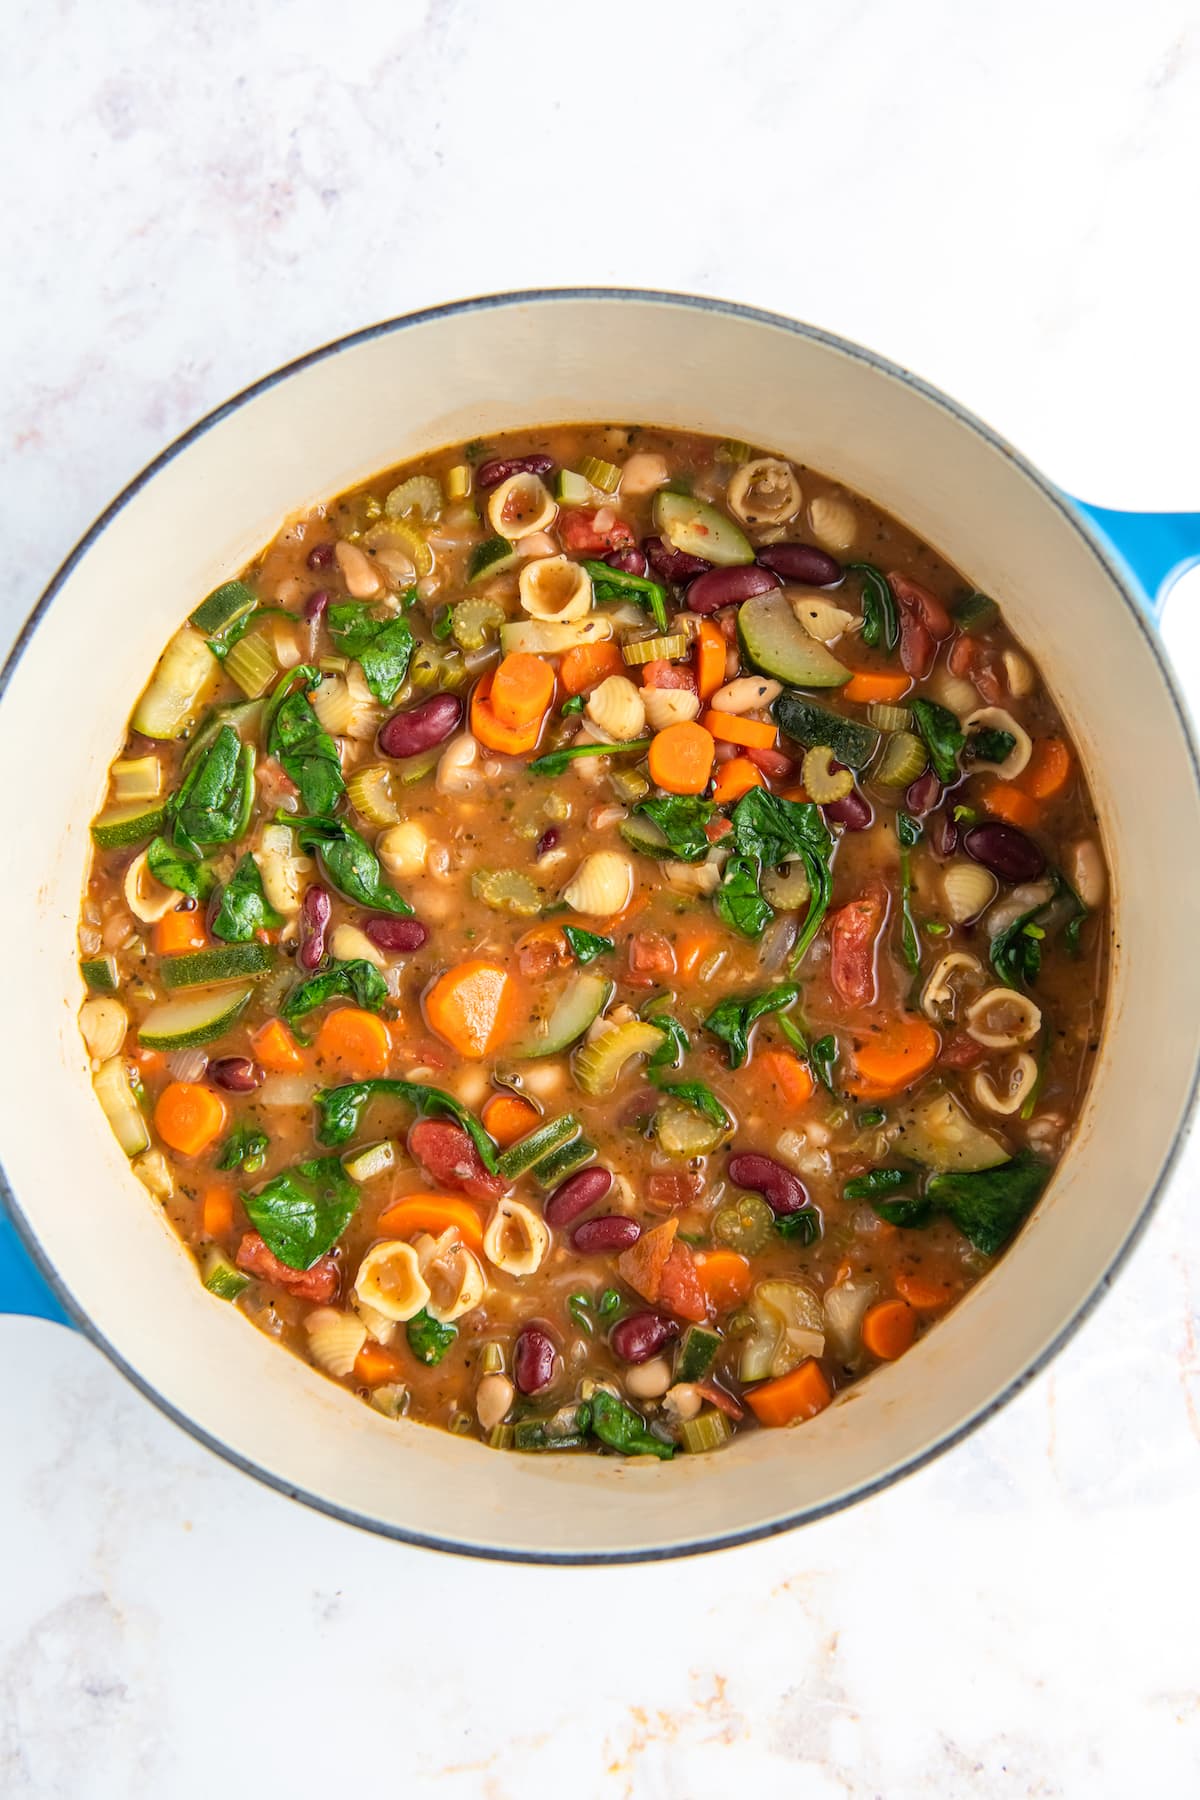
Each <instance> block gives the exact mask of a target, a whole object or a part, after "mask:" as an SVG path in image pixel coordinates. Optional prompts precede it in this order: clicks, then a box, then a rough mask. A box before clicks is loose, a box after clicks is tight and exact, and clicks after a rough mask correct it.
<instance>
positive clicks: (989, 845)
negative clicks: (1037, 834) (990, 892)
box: [962, 825, 1046, 883]
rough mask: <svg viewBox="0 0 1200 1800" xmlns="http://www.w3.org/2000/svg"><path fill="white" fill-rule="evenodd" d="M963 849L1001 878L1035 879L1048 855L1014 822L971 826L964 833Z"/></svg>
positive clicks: (1006, 879)
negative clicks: (1045, 855)
mask: <svg viewBox="0 0 1200 1800" xmlns="http://www.w3.org/2000/svg"><path fill="white" fill-rule="evenodd" d="M962 846H963V849H964V850H965V851H966V853H967V855H968V856H970V857H973V858H974V860H975V861H976V862H977V863H982V864H983V866H984V868H985V869H990V870H991V871H992V874H993V875H998V876H999V877H1000V880H1001V881H1010V882H1013V883H1016V882H1020V881H1036V880H1037V878H1038V876H1039V875H1040V874H1041V873H1042V871H1043V869H1044V868H1045V867H1046V858H1045V857H1044V856H1043V854H1042V852H1041V851H1040V850H1039V849H1038V847H1037V845H1036V844H1035V843H1034V841H1033V839H1032V838H1031V837H1026V835H1025V833H1024V832H1023V831H1018V830H1017V828H1016V826H1015V825H972V827H971V829H970V830H969V831H966V832H964V833H963V840H962Z"/></svg>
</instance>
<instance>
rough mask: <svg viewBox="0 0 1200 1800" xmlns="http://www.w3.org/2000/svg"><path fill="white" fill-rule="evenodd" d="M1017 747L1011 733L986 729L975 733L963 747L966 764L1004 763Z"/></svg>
mask: <svg viewBox="0 0 1200 1800" xmlns="http://www.w3.org/2000/svg"><path fill="white" fill-rule="evenodd" d="M1016 747H1017V740H1016V738H1015V737H1014V736H1013V734H1012V732H1011V731H993V730H991V729H988V728H986V727H985V729H983V730H982V731H973V732H972V733H971V735H970V737H969V738H968V739H967V741H966V743H965V745H964V746H963V761H964V762H975V761H981V762H989V763H1002V762H1003V761H1004V759H1005V757H1007V756H1011V755H1012V753H1013V751H1014V750H1015V749H1016Z"/></svg>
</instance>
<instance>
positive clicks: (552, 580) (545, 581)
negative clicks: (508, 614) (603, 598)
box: [518, 556, 592, 624]
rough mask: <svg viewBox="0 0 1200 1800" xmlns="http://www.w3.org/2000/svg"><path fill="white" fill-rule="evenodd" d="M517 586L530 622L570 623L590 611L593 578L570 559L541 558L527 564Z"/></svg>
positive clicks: (566, 557) (563, 557)
mask: <svg viewBox="0 0 1200 1800" xmlns="http://www.w3.org/2000/svg"><path fill="white" fill-rule="evenodd" d="M518 585H519V588H520V594H521V605H522V606H523V607H524V608H525V611H526V612H527V613H528V614H529V616H530V618H531V619H548V620H555V619H557V620H559V621H560V622H561V623H562V624H571V623H573V622H574V621H575V620H576V619H582V618H584V617H586V615H587V614H588V613H589V612H590V611H591V610H592V578H591V576H590V575H589V574H588V572H587V570H586V569H585V568H584V567H583V565H582V564H581V563H577V562H572V561H571V558H570V557H569V556H542V557H539V558H538V559H537V561H536V562H530V563H526V564H525V567H524V568H523V569H522V570H521V574H520V578H519V583H518Z"/></svg>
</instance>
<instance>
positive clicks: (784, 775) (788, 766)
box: [733, 744, 796, 781]
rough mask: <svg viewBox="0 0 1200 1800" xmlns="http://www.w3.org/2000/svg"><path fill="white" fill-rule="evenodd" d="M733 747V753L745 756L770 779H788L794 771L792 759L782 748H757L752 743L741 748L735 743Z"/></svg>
mask: <svg viewBox="0 0 1200 1800" xmlns="http://www.w3.org/2000/svg"><path fill="white" fill-rule="evenodd" d="M733 748H734V753H735V755H737V756H744V757H746V758H747V759H748V760H749V761H750V762H752V763H753V764H754V766H755V768H756V769H761V770H762V772H763V774H764V775H768V776H770V778H771V780H772V781H790V780H791V778H792V776H793V775H794V774H795V773H796V764H795V762H794V760H793V759H792V757H790V756H785V755H784V753H783V751H782V750H769V749H764V750H759V749H758V748H757V747H756V746H754V745H750V746H748V747H747V748H746V749H744V750H743V749H742V748H741V747H740V746H739V745H737V744H735V745H734V746H733Z"/></svg>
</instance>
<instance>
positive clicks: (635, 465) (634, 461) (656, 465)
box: [621, 450, 671, 500]
mask: <svg viewBox="0 0 1200 1800" xmlns="http://www.w3.org/2000/svg"><path fill="white" fill-rule="evenodd" d="M670 479H671V471H670V469H669V467H668V466H667V459H666V457H665V456H659V455H658V453H657V452H656V451H654V450H639V451H638V452H637V454H636V456H631V457H630V458H629V460H628V461H627V462H626V463H625V464H624V465H623V467H622V469H621V492H622V494H624V495H625V497H626V499H629V500H633V499H635V498H636V497H637V496H638V495H639V494H652V493H653V492H654V490H655V488H660V487H662V485H663V483H664V482H666V481H669V480H670Z"/></svg>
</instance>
